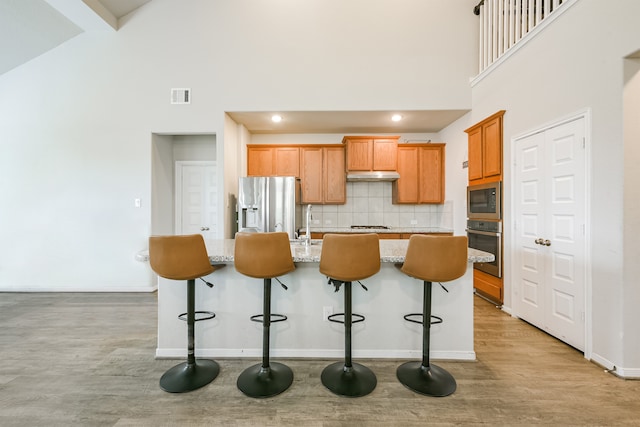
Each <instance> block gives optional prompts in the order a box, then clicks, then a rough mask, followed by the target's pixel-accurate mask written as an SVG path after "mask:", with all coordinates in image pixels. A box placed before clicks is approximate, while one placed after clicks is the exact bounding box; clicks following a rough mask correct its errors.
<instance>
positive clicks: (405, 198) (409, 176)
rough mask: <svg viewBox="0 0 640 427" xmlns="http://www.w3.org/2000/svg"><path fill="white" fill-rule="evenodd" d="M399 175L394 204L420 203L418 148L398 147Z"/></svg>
mask: <svg viewBox="0 0 640 427" xmlns="http://www.w3.org/2000/svg"><path fill="white" fill-rule="evenodd" d="M398 173H399V174H400V178H399V179H398V180H397V181H396V182H394V183H393V202H394V203H418V147H398Z"/></svg>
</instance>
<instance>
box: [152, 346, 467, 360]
mask: <svg viewBox="0 0 640 427" xmlns="http://www.w3.org/2000/svg"><path fill="white" fill-rule="evenodd" d="M270 356H272V357H278V358H291V359H341V358H343V357H344V351H343V350H331V349H321V348H317V349H272V350H271V351H270ZM186 357H187V350H186V349H185V348H162V349H161V348H156V359H183V358H186ZM196 357H211V358H221V359H226V358H260V357H262V349H260V348H251V349H241V348H239V349H235V348H232V349H230V348H226V349H219V348H218V349H212V348H203V349H197V350H196ZM353 357H355V358H360V359H420V358H421V357H422V351H421V350H353ZM430 357H431V359H433V360H464V361H475V360H476V353H475V352H474V351H433V352H431V355H430Z"/></svg>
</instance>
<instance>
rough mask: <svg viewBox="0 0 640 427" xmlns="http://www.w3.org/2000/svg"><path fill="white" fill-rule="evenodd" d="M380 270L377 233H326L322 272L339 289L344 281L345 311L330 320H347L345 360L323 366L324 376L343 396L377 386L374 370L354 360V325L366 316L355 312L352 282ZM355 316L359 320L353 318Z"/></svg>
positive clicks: (328, 383) (330, 388) (321, 255)
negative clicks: (352, 345)
mask: <svg viewBox="0 0 640 427" xmlns="http://www.w3.org/2000/svg"><path fill="white" fill-rule="evenodd" d="M378 271H380V242H379V240H378V235H377V234H351V235H349V234H325V235H324V238H323V240H322V252H321V254H320V272H321V273H322V274H324V275H326V276H327V277H328V278H329V283H330V284H333V285H334V286H335V287H336V292H337V291H338V290H339V289H340V285H342V284H344V313H337V314H333V315H331V316H329V320H330V321H332V322H337V323H344V330H345V334H344V345H345V351H344V353H345V357H344V362H336V363H333V364H331V365H329V366H327V367H326V368H324V370H323V371H322V375H321V380H322V384H324V386H325V387H327V388H328V389H329V390H331V391H332V392H333V393H335V394H337V395H340V396H347V397H360V396H365V395H367V394H369V393H371V392H372V391H373V389H375V388H376V384H377V379H376V376H375V374H374V373H373V372H372V371H371V370H370V369H369V368H367V367H366V366H364V365H361V364H359V363H354V362H353V361H352V360H351V325H352V324H353V323H358V322H362V321H364V316H362V315H360V314H354V313H353V312H352V307H351V305H352V302H351V283H352V282H353V281H360V280H363V279H366V278H368V277H371V276H373V275H374V274H376V273H377V272H378ZM361 285H362V284H361ZM363 287H364V285H363ZM364 289H365V290H366V288H364ZM336 316H344V321H339V320H337V319H336ZM354 317H355V318H356V320H353V318H354Z"/></svg>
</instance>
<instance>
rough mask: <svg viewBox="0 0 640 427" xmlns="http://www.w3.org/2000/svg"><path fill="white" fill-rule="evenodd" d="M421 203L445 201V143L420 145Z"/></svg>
mask: <svg viewBox="0 0 640 427" xmlns="http://www.w3.org/2000/svg"><path fill="white" fill-rule="evenodd" d="M418 164H419V170H420V175H419V181H420V182H419V188H420V203H444V144H442V145H439V146H425V147H420V150H419V152H418Z"/></svg>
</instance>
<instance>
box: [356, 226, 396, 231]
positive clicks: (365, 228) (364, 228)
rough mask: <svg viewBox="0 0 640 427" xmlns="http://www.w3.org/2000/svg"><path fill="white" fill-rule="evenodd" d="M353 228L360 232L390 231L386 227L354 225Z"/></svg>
mask: <svg viewBox="0 0 640 427" xmlns="http://www.w3.org/2000/svg"><path fill="white" fill-rule="evenodd" d="M351 228H353V229H358V230H388V229H389V228H390V227H387V226H386V225H352V226H351Z"/></svg>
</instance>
